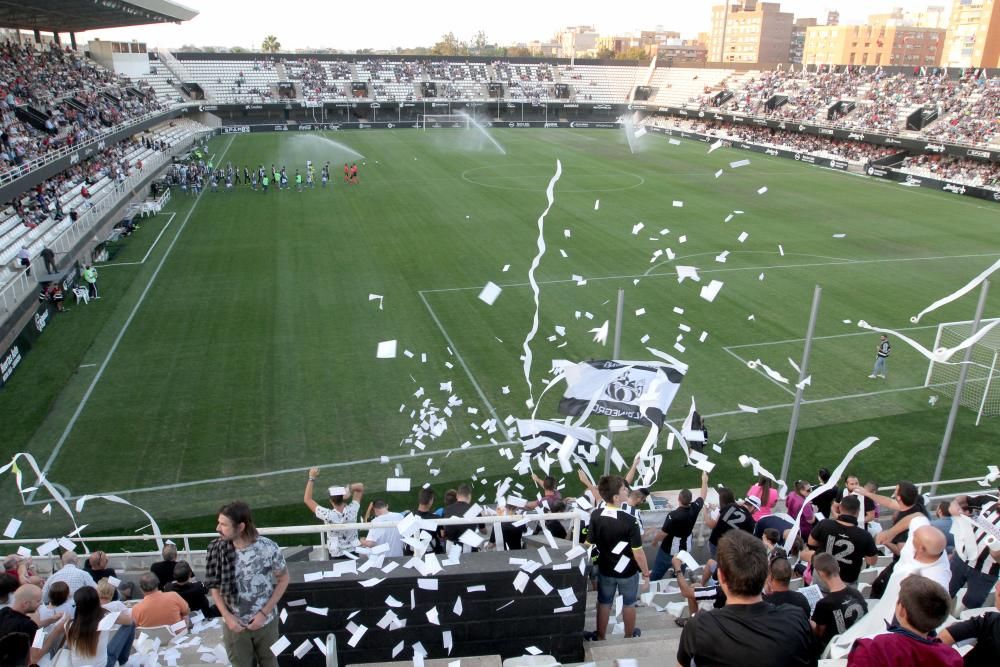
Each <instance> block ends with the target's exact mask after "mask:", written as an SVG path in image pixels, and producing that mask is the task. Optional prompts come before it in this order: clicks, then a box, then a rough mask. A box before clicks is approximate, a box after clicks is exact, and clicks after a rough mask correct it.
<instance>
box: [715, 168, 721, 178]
mask: <svg viewBox="0 0 1000 667" xmlns="http://www.w3.org/2000/svg"><path fill="white" fill-rule="evenodd" d="M720 176H722V169H720V170H719V171H717V172H715V177H716V178H719V177H720Z"/></svg>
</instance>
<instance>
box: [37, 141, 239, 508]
mask: <svg viewBox="0 0 1000 667" xmlns="http://www.w3.org/2000/svg"><path fill="white" fill-rule="evenodd" d="M232 144H233V138H230V139H229V143H228V144H226V149H225V150H224V151H222V156H223V157H225V155H226V151H228V150H229V147H230V146H232ZM220 159H221V158H220ZM204 193H205V191H204V190H202V191H201V192H199V193H198V198H197V199H196V200H195V202H194V204H192V205H191V208H189V209H188V211H187V213H186V214H185V215H184V221H183V222H182V223H181V228H180V229H178V230H177V234H175V235H174V238H173V240H172V241H171V242H170V245H168V246H167V250H166V252H164V253H163V257H161V258H160V263H159V264H157V266H156V270H155V271H153V275H151V276H150V277H149V282H147V283H146V287H145V289H143V290H142V294H140V295H139V299H138V301H136V303H135V306H133V307H132V312H131V313H129V316H128V319H126V320H125V324H123V325H122V328H121V331H119V332H118V336H116V337H115V340H114V342H113V343H112V344H111V349H110V350H108V354H107V355H106V356H105V357H104V361H102V362H101V367H100V368H98V369H97V373H96V374H94V379H93V380H91V381H90V386H89V387H87V391H86V392H85V393H84V394H83V398H82V399H80V404H79V405H78V406H76V410H75V411H74V412H73V416H72V417H70V420H69V423H68V424H66V428H65V429H64V430H63V432H62V435H61V436H59V440H58V441H57V442H56V446H55V448H54V449H53V450H52V453H51V454H49V458H48V460H47V461H46V462H45V467H43V468H42V474H43V475H44V474H46V473H48V471H49V469H50V468H51V467H52V464H53V463H55V460H56V458H57V457H58V456H59V452H61V451H62V448H63V445H64V444H66V440H67V438H69V434H70V433H71V432H72V431H73V427H74V426H76V421H77V420H78V419H79V418H80V415H81V414H83V409H84V408H85V407H86V405H87V401H89V400H90V396H91V394H93V393H94V388H95V387H96V386H97V383H98V382H99V381H100V379H101V376H102V375H104V371H105V370H106V369H107V367H108V364H109V363H110V362H111V357H112V356H114V353H115V351H116V350H117V349H118V345H119V344H120V343H121V341H122V338H124V337H125V332H126V331H128V328H129V325H131V324H132V320H133V319H135V315H136V313H138V312H139V308H140V307H141V306H142V303H143V301H145V299H146V295H147V294H148V293H149V290H150V289H151V288H152V287H153V282H154V281H155V280H156V277H157V276H158V275H160V269H162V268H163V265H164V263H166V261H167V258H168V257H170V251H171V250H173V249H174V244H175V243H177V239H179V238H180V236H181V233H182V232H183V231H184V228H185V227H186V226H187V223H188V220H190V219H191V214H192V213H193V212H194V210H195V209H196V208H198V204H199V202H201V196H202V195H203V194H204ZM35 493H36V492H35V491H33V492H32V493H31V497H30V498H29V500H30V499H33V498H34V495H35Z"/></svg>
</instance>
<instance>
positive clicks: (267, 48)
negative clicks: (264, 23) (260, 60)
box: [260, 35, 281, 53]
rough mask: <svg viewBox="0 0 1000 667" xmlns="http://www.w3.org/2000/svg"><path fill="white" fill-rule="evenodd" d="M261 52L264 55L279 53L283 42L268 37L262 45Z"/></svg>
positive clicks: (273, 37)
mask: <svg viewBox="0 0 1000 667" xmlns="http://www.w3.org/2000/svg"><path fill="white" fill-rule="evenodd" d="M260 50H261V51H263V52H264V53H277V52H278V51H280V50H281V42H279V41H278V38H277V37H275V36H274V35H268V36H267V37H265V38H264V41H263V42H262V43H261V45H260Z"/></svg>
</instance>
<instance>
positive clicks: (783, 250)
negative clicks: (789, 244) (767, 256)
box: [778, 245, 785, 257]
mask: <svg viewBox="0 0 1000 667" xmlns="http://www.w3.org/2000/svg"><path fill="white" fill-rule="evenodd" d="M778 254H779V255H781V256H782V257H784V256H785V249H784V248H783V247H782V246H781V245H778Z"/></svg>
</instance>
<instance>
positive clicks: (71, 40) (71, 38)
mask: <svg viewBox="0 0 1000 667" xmlns="http://www.w3.org/2000/svg"><path fill="white" fill-rule="evenodd" d="M69 44H70V46H72V47H73V50H74V51H76V33H75V32H71V33H70V34H69Z"/></svg>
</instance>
